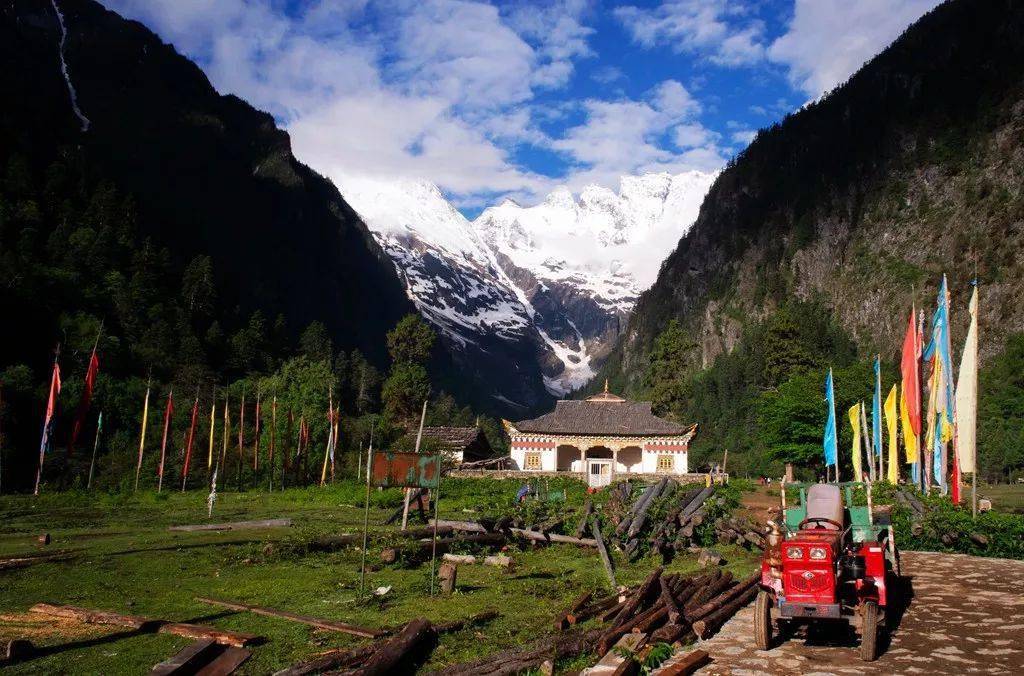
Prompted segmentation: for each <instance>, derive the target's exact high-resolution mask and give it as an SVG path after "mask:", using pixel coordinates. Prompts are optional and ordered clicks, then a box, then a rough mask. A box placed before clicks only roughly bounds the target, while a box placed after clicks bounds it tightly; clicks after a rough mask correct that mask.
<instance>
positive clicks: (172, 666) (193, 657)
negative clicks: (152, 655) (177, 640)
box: [149, 638, 220, 676]
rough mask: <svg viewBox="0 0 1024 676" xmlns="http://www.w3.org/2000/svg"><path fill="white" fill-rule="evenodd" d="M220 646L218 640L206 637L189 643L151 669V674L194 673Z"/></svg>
mask: <svg viewBox="0 0 1024 676" xmlns="http://www.w3.org/2000/svg"><path fill="white" fill-rule="evenodd" d="M219 649H220V646H219V645H218V643H217V642H216V641H213V640H211V639H208V638H204V639H202V640H201V641H195V642H193V643H189V644H188V645H187V646H185V647H184V648H182V649H181V650H180V651H178V652H177V653H176V654H175V655H173V656H171V657H170V658H169V659H166V660H164V661H163V662H160V663H159V664H157V665H156V666H155V667H153V668H152V669H151V670H150V672H149V673H150V674H151V676H179V675H183V674H194V673H195V672H196V671H197V670H198V669H199V667H200V666H201V665H203V664H206V663H207V662H208V661H209V659H210V658H211V657H213V655H214V653H216V652H218V651H219Z"/></svg>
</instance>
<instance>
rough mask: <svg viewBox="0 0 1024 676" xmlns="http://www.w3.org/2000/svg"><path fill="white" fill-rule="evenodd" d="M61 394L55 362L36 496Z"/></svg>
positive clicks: (57, 366) (47, 403)
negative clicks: (58, 396) (58, 398)
mask: <svg viewBox="0 0 1024 676" xmlns="http://www.w3.org/2000/svg"><path fill="white" fill-rule="evenodd" d="M58 394H60V365H59V364H58V363H57V361H56V360H54V362H53V374H52V375H51V376H50V396H49V398H48V399H47V400H46V418H45V419H44V420H43V438H42V439H41V440H40V442H39V469H38V471H37V472H36V489H35V494H36V495H39V480H40V479H41V478H42V476H43V458H44V457H45V456H46V451H47V450H48V449H49V448H50V442H51V440H52V437H53V415H54V412H55V411H56V410H57V395H58Z"/></svg>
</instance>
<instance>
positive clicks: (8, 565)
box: [0, 552, 72, 570]
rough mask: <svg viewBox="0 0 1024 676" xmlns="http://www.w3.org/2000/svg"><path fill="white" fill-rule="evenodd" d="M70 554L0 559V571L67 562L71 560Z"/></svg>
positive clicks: (60, 553)
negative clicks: (39, 564) (53, 562)
mask: <svg viewBox="0 0 1024 676" xmlns="http://www.w3.org/2000/svg"><path fill="white" fill-rule="evenodd" d="M71 556H72V555H71V554H70V553H68V552H54V553H52V554H42V555H39V554H35V555H32V556H14V557H10V558H6V559H0V570H11V569H13V568H25V567H27V566H33V565H35V564H37V563H45V562H47V561H67V560H68V559H70V558H71Z"/></svg>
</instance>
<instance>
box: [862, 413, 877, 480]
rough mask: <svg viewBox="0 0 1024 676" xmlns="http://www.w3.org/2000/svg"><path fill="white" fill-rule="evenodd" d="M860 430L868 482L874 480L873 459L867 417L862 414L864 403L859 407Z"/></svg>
mask: <svg viewBox="0 0 1024 676" xmlns="http://www.w3.org/2000/svg"><path fill="white" fill-rule="evenodd" d="M860 429H861V436H862V437H863V439H864V452H865V453H867V456H868V458H867V466H868V481H874V480H875V458H874V453H873V452H872V451H873V449H872V445H871V444H872V442H871V437H870V436H869V435H868V416H867V414H866V413H865V412H864V402H861V405H860Z"/></svg>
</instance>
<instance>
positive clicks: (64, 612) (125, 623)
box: [28, 603, 160, 629]
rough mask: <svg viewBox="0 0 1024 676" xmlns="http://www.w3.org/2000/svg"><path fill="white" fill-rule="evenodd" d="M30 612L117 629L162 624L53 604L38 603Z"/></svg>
mask: <svg viewBox="0 0 1024 676" xmlns="http://www.w3.org/2000/svg"><path fill="white" fill-rule="evenodd" d="M28 610H29V612H30V613H40V614H43V615H53V616H54V617H66V618H69V619H72V620H78V621H79V622H85V623H87V624H112V625H114V626H117V627H130V628H132V629H143V628H145V627H147V626H149V627H155V626H156V625H158V624H159V623H160V621H159V620H151V619H149V618H146V617H139V616H138V615H122V614H120V613H111V612H108V611H105V610H92V609H91V608H79V607H78V606H60V605H55V604H52V603H37V604H35V605H34V606H32V607H31V608H29V609H28Z"/></svg>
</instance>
